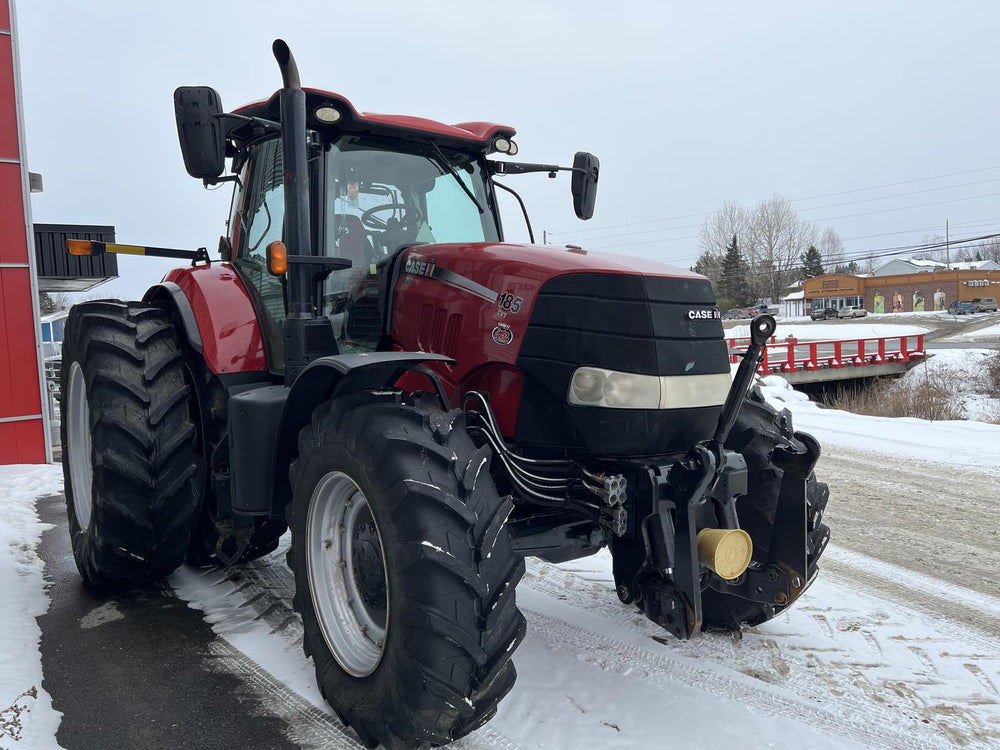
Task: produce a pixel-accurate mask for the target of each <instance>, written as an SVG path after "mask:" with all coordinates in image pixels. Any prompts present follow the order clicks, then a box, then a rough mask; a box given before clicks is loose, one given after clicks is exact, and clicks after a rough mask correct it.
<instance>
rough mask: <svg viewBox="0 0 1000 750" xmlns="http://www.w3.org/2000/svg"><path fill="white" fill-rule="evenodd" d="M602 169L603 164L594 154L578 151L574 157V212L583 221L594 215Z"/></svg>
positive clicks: (572, 184)
mask: <svg viewBox="0 0 1000 750" xmlns="http://www.w3.org/2000/svg"><path fill="white" fill-rule="evenodd" d="M600 169H601V162H600V160H599V159H598V158H597V157H596V156H594V155H593V154H588V153H587V152H586V151H577V152H576V156H574V157H573V178H572V181H571V184H570V187H571V188H572V190H573V210H574V211H576V215H577V217H579V218H581V219H584V220H586V219H589V218H590V217H592V216H593V215H594V204H595V203H596V202H597V177H598V175H599V173H600Z"/></svg>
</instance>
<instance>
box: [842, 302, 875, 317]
mask: <svg viewBox="0 0 1000 750" xmlns="http://www.w3.org/2000/svg"><path fill="white" fill-rule="evenodd" d="M867 314H868V311H867V310H866V309H865V308H863V307H861V306H860V305H854V306H853V307H842V308H840V309H839V310H838V311H837V317H838V318H863V317H865V316H866V315H867Z"/></svg>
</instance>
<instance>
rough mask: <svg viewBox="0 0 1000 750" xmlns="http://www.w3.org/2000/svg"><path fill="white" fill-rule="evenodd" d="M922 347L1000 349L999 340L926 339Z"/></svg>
mask: <svg viewBox="0 0 1000 750" xmlns="http://www.w3.org/2000/svg"><path fill="white" fill-rule="evenodd" d="M924 349H1000V341H927V342H925V343H924Z"/></svg>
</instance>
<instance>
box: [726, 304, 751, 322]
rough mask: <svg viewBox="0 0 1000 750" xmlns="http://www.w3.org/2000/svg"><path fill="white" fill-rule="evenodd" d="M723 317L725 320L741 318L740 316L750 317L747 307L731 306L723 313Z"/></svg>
mask: <svg viewBox="0 0 1000 750" xmlns="http://www.w3.org/2000/svg"><path fill="white" fill-rule="evenodd" d="M722 317H723V319H725V320H739V319H740V318H749V317H750V316H749V315H747V310H746V308H745V307H731V308H729V309H728V310H726V311H725V312H724V313H722Z"/></svg>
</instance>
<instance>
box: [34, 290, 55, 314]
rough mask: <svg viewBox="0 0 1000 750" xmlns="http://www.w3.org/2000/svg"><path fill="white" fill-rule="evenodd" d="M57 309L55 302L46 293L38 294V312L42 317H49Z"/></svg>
mask: <svg viewBox="0 0 1000 750" xmlns="http://www.w3.org/2000/svg"><path fill="white" fill-rule="evenodd" d="M58 309H59V306H58V305H57V304H56V301H55V300H54V299H52V298H51V297H50V296H49V295H48V292H39V293H38V311H39V312H40V313H41V314H42V315H51V314H52V313H54V312H55V311H56V310H58Z"/></svg>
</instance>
